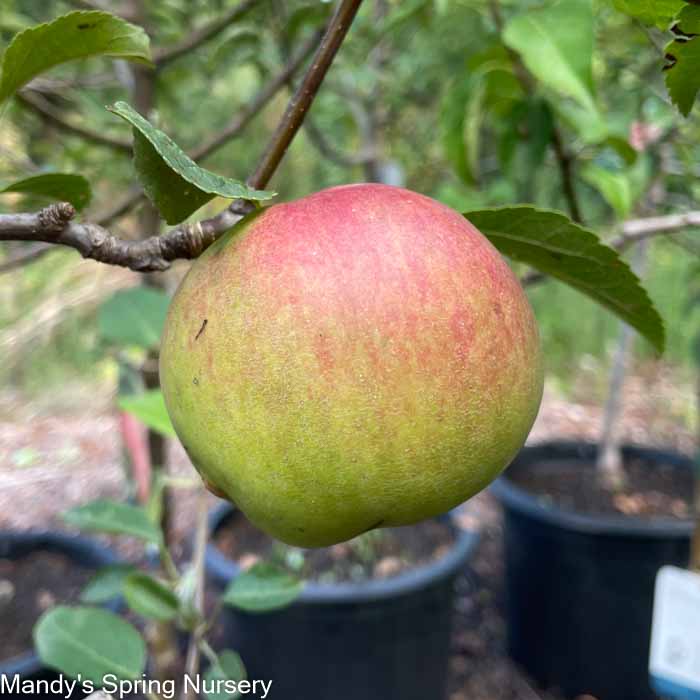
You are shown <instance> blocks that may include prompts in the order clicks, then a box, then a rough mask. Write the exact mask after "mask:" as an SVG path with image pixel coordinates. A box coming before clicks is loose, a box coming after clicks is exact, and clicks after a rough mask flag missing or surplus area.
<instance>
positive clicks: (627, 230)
mask: <svg viewBox="0 0 700 700" xmlns="http://www.w3.org/2000/svg"><path fill="white" fill-rule="evenodd" d="M693 226H698V227H700V211H689V212H686V213H685V214H669V215H668V216H650V217H647V218H644V219H629V220H628V221H625V222H623V224H622V232H621V233H620V234H619V235H618V236H616V237H615V238H613V239H611V240H609V241H606V243H607V245H609V246H610V247H611V248H614V249H615V250H617V251H619V252H622V251H624V250H626V249H627V248H629V246H631V245H633V244H635V243H638V242H640V241H644V240H646V239H647V238H653V237H655V236H663V235H670V234H673V233H680V232H681V231H683V230H685V229H687V228H691V227H693ZM546 279H547V275H543V274H542V273H541V272H534V271H533V272H529V273H528V274H526V275H524V276H523V277H522V278H521V279H520V283H521V284H522V285H523V286H524V287H529V286H531V285H533V284H538V283H540V282H543V281H544V280H546Z"/></svg>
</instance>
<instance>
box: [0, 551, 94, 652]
mask: <svg viewBox="0 0 700 700" xmlns="http://www.w3.org/2000/svg"><path fill="white" fill-rule="evenodd" d="M93 574H94V571H93V570H91V569H86V568H83V567H81V566H78V565H76V563H75V562H74V561H73V560H72V559H69V558H68V557H66V556H64V555H63V554H57V553H54V552H46V551H38V552H33V553H31V554H27V555H26V556H24V557H21V558H20V559H1V558H0V618H1V619H2V632H3V633H2V636H1V637H0V661H4V660H7V659H11V658H12V657H14V656H17V655H19V654H23V653H24V652H26V651H28V650H30V649H32V648H33V642H32V628H33V627H34V623H35V622H36V620H37V619H38V618H39V617H40V615H41V614H42V613H43V612H44V611H45V610H48V609H49V608H52V607H53V606H54V605H57V604H58V603H71V602H75V601H77V600H78V597H79V595H80V591H81V590H82V589H83V587H84V586H85V584H86V583H87V582H88V580H89V579H90V578H91V577H92V575H93Z"/></svg>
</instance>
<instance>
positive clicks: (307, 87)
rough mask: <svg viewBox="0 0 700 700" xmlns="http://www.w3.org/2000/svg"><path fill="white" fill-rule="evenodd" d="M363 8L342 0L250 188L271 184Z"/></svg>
mask: <svg viewBox="0 0 700 700" xmlns="http://www.w3.org/2000/svg"><path fill="white" fill-rule="evenodd" d="M361 4H362V0H341V2H340V4H339V6H338V9H337V10H336V12H335V14H334V15H333V18H332V19H331V21H330V23H329V25H328V30H327V31H326V34H325V36H324V37H323V39H322V40H321V44H320V45H319V47H318V50H317V51H316V55H315V56H314V58H313V61H312V63H311V67H310V68H309V70H308V71H307V73H306V75H305V76H304V79H303V80H302V81H301V84H300V85H299V87H298V88H297V91H296V92H295V93H294V95H293V96H292V98H291V100H290V101H289V104H288V105H287V109H286V111H285V113H284V115H283V116H282V119H281V121H280V123H279V126H278V127H277V130H276V131H275V133H274V135H273V137H272V140H271V141H270V145H269V146H268V148H267V150H266V151H265V153H264V155H263V157H262V160H261V162H260V165H259V166H258V167H257V168H256V170H255V172H254V173H253V175H252V176H251V177H250V178H249V180H248V184H250V185H251V186H252V187H255V188H262V187H265V186H266V185H267V183H268V182H269V181H270V178H271V177H272V174H273V173H274V172H275V170H276V169H277V166H278V165H279V163H280V161H281V160H282V158H283V157H284V154H285V153H286V152H287V148H289V144H290V143H291V142H292V139H293V138H294V136H295V135H296V133H297V131H298V130H299V127H300V126H301V125H302V123H303V121H304V117H305V116H306V112H307V111H308V110H309V108H310V107H311V104H312V103H313V101H314V98H315V97H316V93H317V92H318V89H319V88H320V87H321V83H322V82H323V79H324V78H325V76H326V73H327V72H328V69H329V68H330V67H331V64H332V63H333V59H334V58H335V55H336V53H337V52H338V49H339V48H340V45H341V44H342V43H343V39H345V35H346V34H347V32H348V29H350V25H351V24H352V21H353V19H355V15H356V14H357V11H358V10H359V9H360V5H361Z"/></svg>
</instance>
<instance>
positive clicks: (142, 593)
mask: <svg viewBox="0 0 700 700" xmlns="http://www.w3.org/2000/svg"><path fill="white" fill-rule="evenodd" d="M124 598H125V599H126V603H127V605H128V606H129V607H130V608H131V609H132V610H133V611H134V612H135V613H138V614H139V615H143V616H144V617H148V618H150V619H153V620H160V621H163V622H164V621H166V620H173V619H174V618H175V617H177V614H178V599H177V596H176V595H175V593H174V592H173V591H171V590H170V589H169V588H168V587H167V586H165V585H164V584H162V583H161V582H160V581H158V580H156V579H154V578H153V577H151V576H149V575H148V574H144V573H142V572H140V571H137V572H135V573H133V574H130V575H129V576H127V578H126V580H125V581H124Z"/></svg>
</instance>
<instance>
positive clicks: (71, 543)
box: [0, 530, 120, 678]
mask: <svg viewBox="0 0 700 700" xmlns="http://www.w3.org/2000/svg"><path fill="white" fill-rule="evenodd" d="M17 550H20V551H23V552H26V553H29V552H34V551H39V550H45V551H49V552H59V553H61V554H63V555H65V556H67V557H69V558H73V559H76V560H80V559H87V560H89V561H91V562H92V564H89V565H88V566H94V567H95V570H97V569H98V568H101V567H103V566H111V565H113V564H118V563H119V562H120V559H119V557H118V556H117V555H116V554H115V553H114V552H113V551H112V550H111V548H110V547H109V546H108V545H101V544H100V543H99V542H98V541H97V540H94V539H91V538H89V537H85V536H84V535H73V534H69V533H67V532H63V531H62V530H26V531H19V530H0V557H4V558H9V557H10V556H11V555H13V554H15V553H16V551H17ZM117 605H118V604H115V605H114V606H112V605H109V604H108V605H106V606H105V607H107V608H114V609H116V607H117ZM42 668H44V663H43V662H42V661H41V659H40V658H39V656H38V655H37V653H36V652H35V651H34V650H33V649H31V650H28V651H25V652H22V653H21V654H17V655H16V656H11V657H10V658H8V659H4V660H2V659H0V675H1V676H8V677H10V678H11V677H13V676H16V675H19V676H27V675H29V674H32V673H36V672H37V671H39V670H41V669H42Z"/></svg>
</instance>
